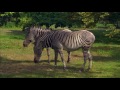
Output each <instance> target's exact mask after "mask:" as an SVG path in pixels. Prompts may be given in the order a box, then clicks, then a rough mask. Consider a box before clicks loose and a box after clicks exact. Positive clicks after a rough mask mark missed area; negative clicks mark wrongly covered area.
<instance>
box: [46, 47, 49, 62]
mask: <svg viewBox="0 0 120 90" xmlns="http://www.w3.org/2000/svg"><path fill="white" fill-rule="evenodd" d="M46 50H47V56H48V63H49V64H50V48H46Z"/></svg>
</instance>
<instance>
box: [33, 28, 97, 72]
mask: <svg viewBox="0 0 120 90" xmlns="http://www.w3.org/2000/svg"><path fill="white" fill-rule="evenodd" d="M94 41H95V36H94V34H93V33H91V32H90V31H87V30H79V31H73V32H66V31H64V30H63V31H53V32H50V33H49V34H44V35H43V36H42V37H41V38H39V39H38V41H37V44H36V46H35V49H34V52H35V55H34V61H35V62H38V61H39V59H40V57H41V53H42V50H43V48H46V47H51V48H53V49H54V51H55V65H57V62H56V61H57V58H58V53H59V54H60V57H61V60H62V62H63V65H64V69H66V63H65V61H64V57H63V50H66V51H70V52H71V51H75V50H78V49H79V48H82V51H83V56H84V63H83V65H82V68H81V69H80V71H84V68H85V64H86V60H87V59H89V66H88V69H87V70H90V68H91V67H92V55H91V53H90V48H91V46H92V44H93V43H94Z"/></svg>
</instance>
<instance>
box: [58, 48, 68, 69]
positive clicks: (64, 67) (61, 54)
mask: <svg viewBox="0 0 120 90" xmlns="http://www.w3.org/2000/svg"><path fill="white" fill-rule="evenodd" d="M58 52H59V54H60V57H61V60H62V62H63V69H64V70H67V69H66V63H65V60H64V56H63V50H61V49H59V50H58Z"/></svg>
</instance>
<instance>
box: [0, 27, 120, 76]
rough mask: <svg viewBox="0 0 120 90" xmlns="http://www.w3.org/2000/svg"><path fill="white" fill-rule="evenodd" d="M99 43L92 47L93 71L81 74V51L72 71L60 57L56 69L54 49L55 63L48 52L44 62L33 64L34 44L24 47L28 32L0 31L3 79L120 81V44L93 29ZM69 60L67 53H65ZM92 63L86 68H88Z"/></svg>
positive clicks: (42, 59)
mask: <svg viewBox="0 0 120 90" xmlns="http://www.w3.org/2000/svg"><path fill="white" fill-rule="evenodd" d="M92 32H93V33H94V34H95V36H96V42H95V43H94V45H93V48H91V53H92V55H93V67H92V69H91V70H90V71H89V72H82V73H80V72H79V69H80V67H81V65H82V64H83V56H82V52H81V49H80V50H77V51H75V52H72V56H71V58H72V59H71V62H70V63H69V64H67V68H68V71H64V70H63V63H62V62H61V59H60V57H59V59H58V66H57V67H55V66H54V53H53V50H52V49H51V53H50V54H51V55H50V58H51V62H50V64H48V63H47V54H46V50H45V49H44V51H43V54H42V57H41V61H40V63H38V64H35V63H34V62H33V57H34V53H33V44H30V45H29V47H28V48H23V46H22V43H23V40H24V33H23V32H22V30H20V29H13V28H12V29H5V28H0V78H120V45H119V42H117V43H116V41H114V42H113V41H112V40H110V39H108V38H107V37H105V36H104V35H103V32H104V31H103V30H102V31H101V30H98V31H97V30H93V31H92ZM64 56H65V60H66V61H67V53H66V51H64ZM87 66H88V63H87V65H86V68H87Z"/></svg>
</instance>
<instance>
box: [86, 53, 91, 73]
mask: <svg viewBox="0 0 120 90" xmlns="http://www.w3.org/2000/svg"><path fill="white" fill-rule="evenodd" d="M88 60H89V65H88V69H87V71H89V70H90V69H91V68H92V55H91V53H90V51H88Z"/></svg>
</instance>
